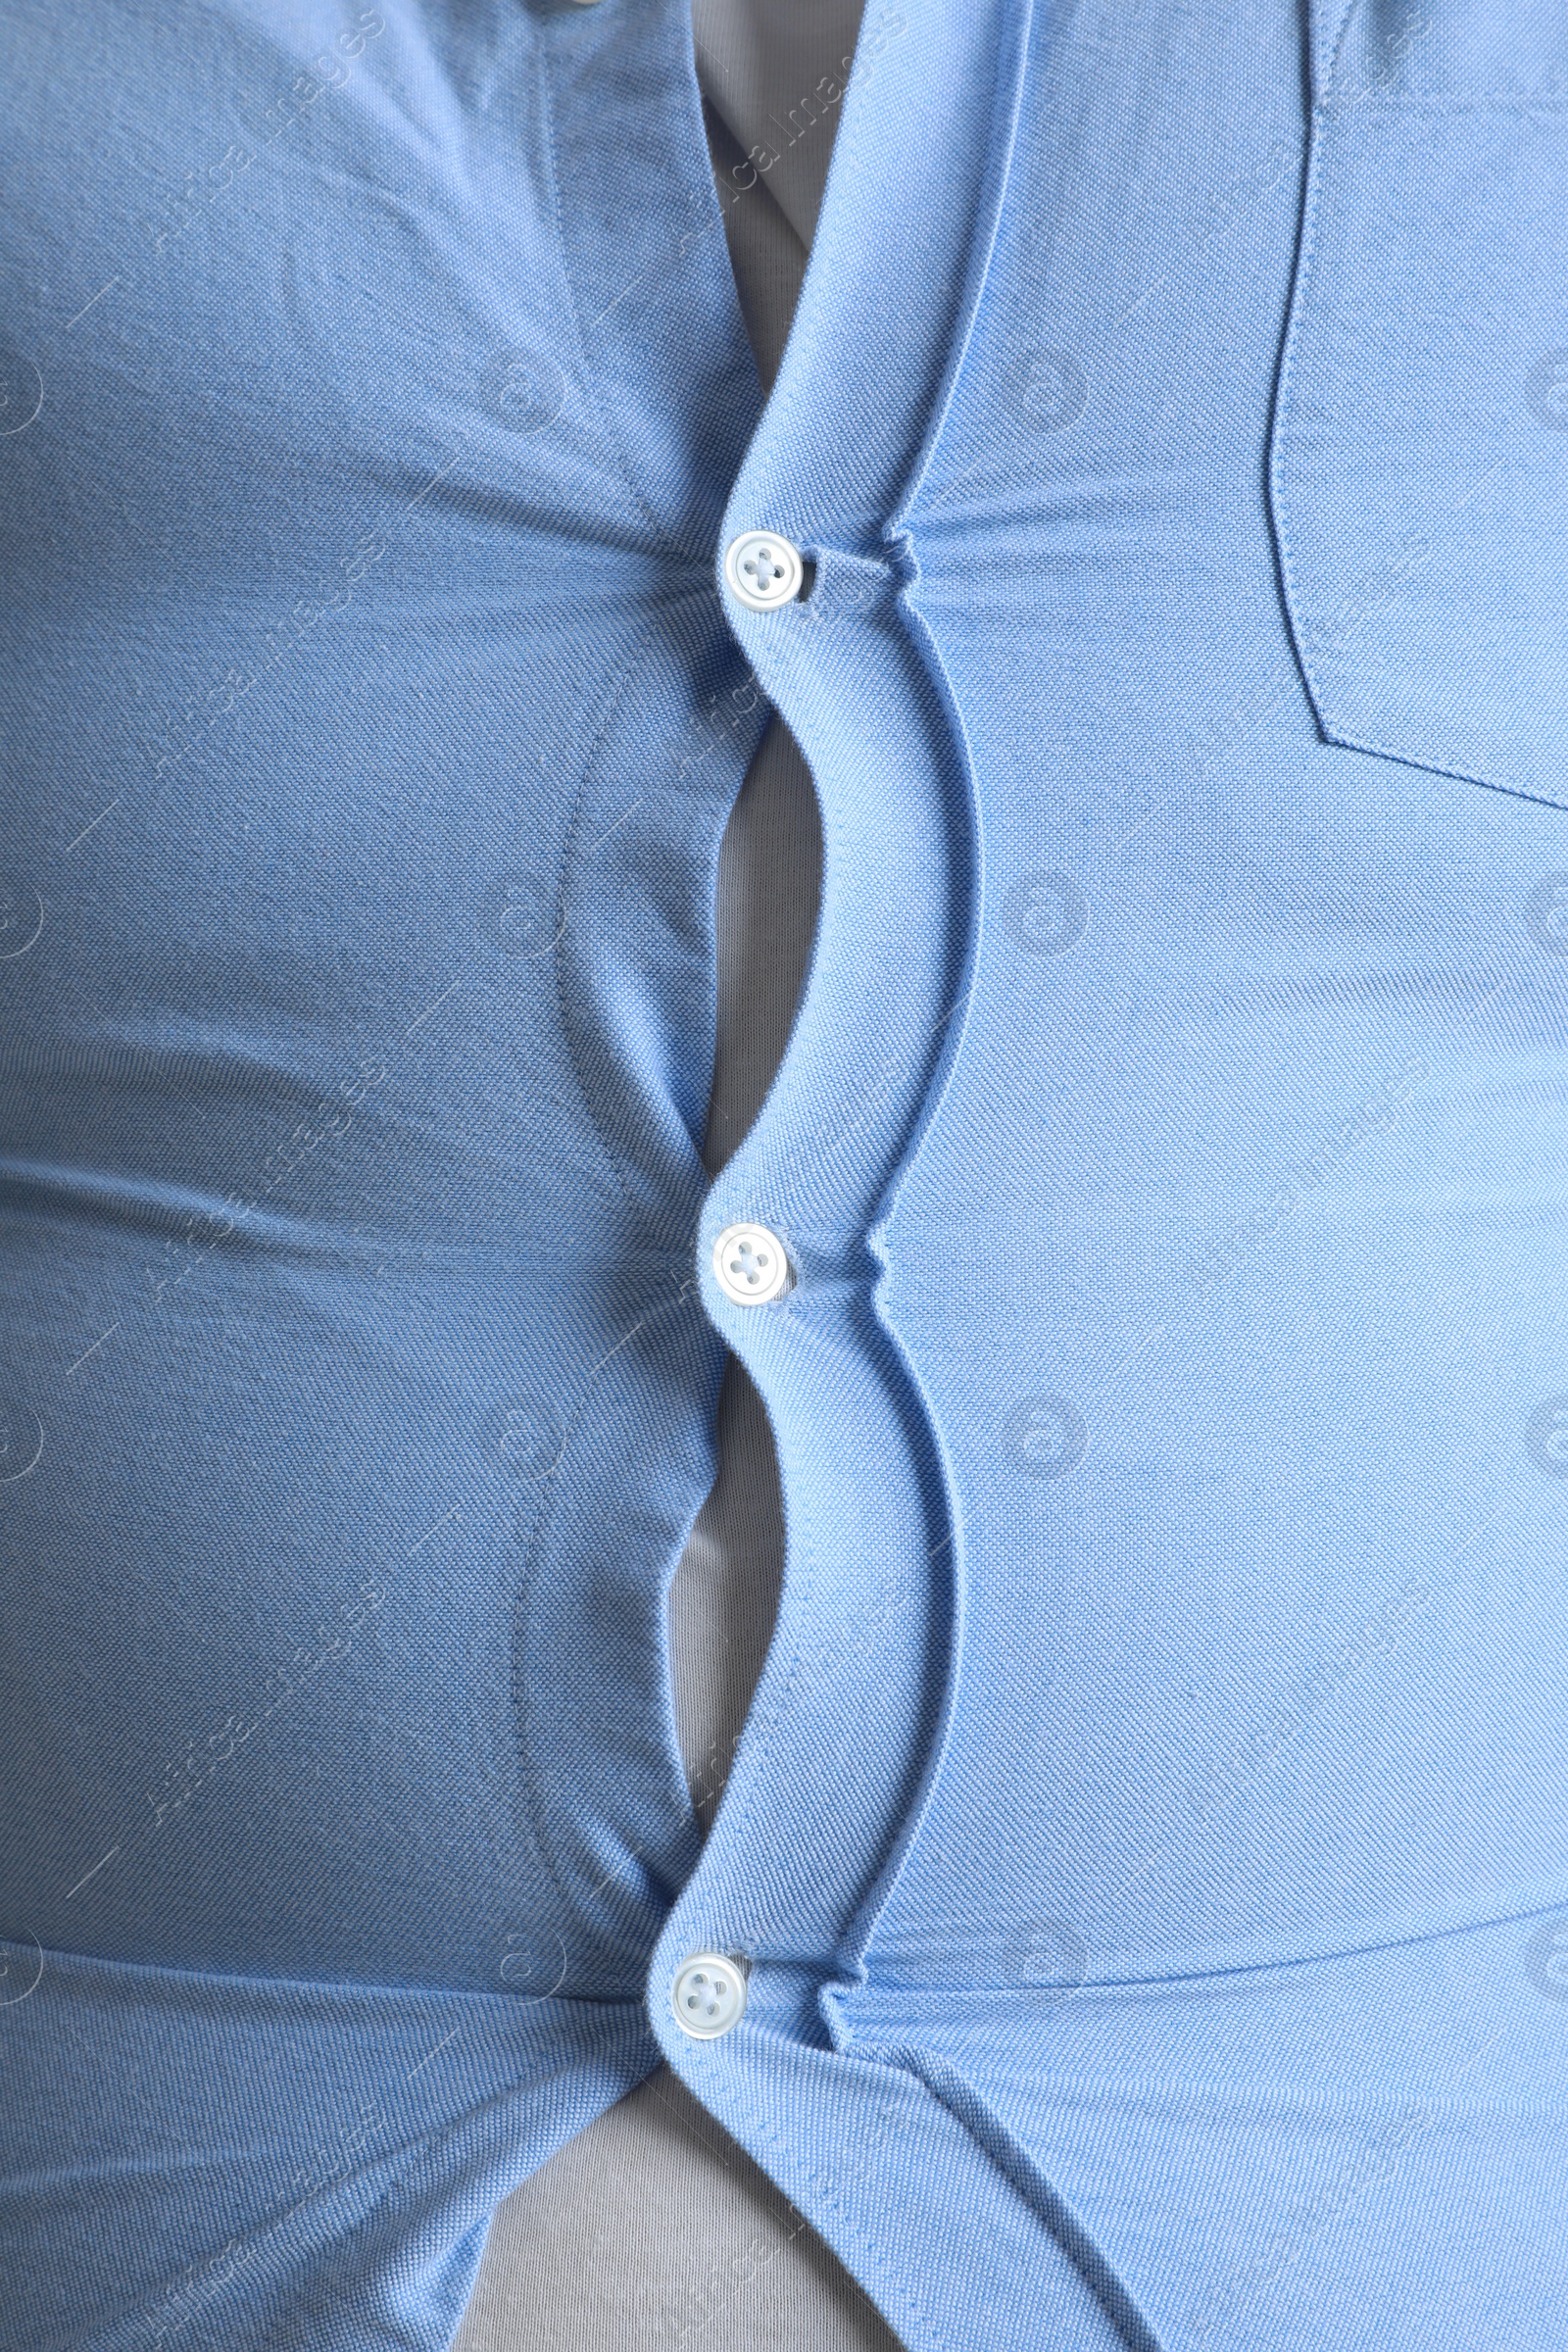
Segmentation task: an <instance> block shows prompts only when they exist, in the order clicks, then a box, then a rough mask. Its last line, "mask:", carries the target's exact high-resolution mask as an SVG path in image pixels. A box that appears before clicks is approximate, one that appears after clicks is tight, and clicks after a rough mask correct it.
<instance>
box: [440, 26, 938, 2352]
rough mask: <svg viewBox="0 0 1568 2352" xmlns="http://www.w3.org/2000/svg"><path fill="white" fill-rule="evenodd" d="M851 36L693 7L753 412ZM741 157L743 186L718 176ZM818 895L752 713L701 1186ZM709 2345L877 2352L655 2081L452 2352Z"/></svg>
mask: <svg viewBox="0 0 1568 2352" xmlns="http://www.w3.org/2000/svg"><path fill="white" fill-rule="evenodd" d="M859 13H860V0H693V41H694V49H695V54H696V63H697V73H698V79H699V81H700V83H701V85H702V90H703V95H704V100H705V106H704V120H705V123H706V126H707V130H708V138H709V148H710V153H711V157H712V163H713V172H714V177H715V180H716V183H717V187H718V192H719V198H720V202H721V204H722V206H723V209H724V231H725V235H726V238H727V240H728V244H729V252H730V259H731V262H732V264H733V266H734V270H735V277H736V284H737V288H738V291H739V295H740V301H741V309H742V312H743V315H744V317H745V319H746V327H747V332H748V334H749V336H750V338H751V343H752V348H753V351H754V352H755V353H756V356H757V367H758V373H759V375H760V378H761V381H762V385H763V388H764V390H771V388H772V383H773V378H774V375H775V374H776V372H777V369H778V364H779V360H780V358H781V356H782V354H783V350H784V344H785V340H786V337H787V335H788V333H789V323H790V319H791V317H792V316H793V313H794V309H795V302H796V298H797V296H798V295H799V293H800V288H801V281H802V279H803V278H804V276H805V273H806V262H807V253H808V248H809V244H810V239H811V235H812V232H813V230H814V229H815V226H816V217H817V212H818V210H819V208H820V204H821V198H822V189H823V185H824V183H825V180H826V177H827V168H828V161H829V157H830V155H831V151H832V140H833V130H834V125H835V123H836V119H837V109H836V107H832V106H823V105H822V104H821V102H820V101H819V100H815V99H813V97H812V93H813V92H814V91H815V90H816V88H817V85H818V83H819V81H820V80H821V78H822V76H824V75H826V74H831V75H834V76H836V77H838V78H839V79H842V77H843V73H844V70H845V67H846V64H847V61H848V59H849V57H850V55H851V53H852V52H853V49H854V45H855V36H856V32H857V29H858V21H859ZM749 156H751V157H753V158H754V159H755V163H756V167H757V169H756V173H755V176H754V175H753V173H752V172H749V171H744V170H743V171H742V172H741V173H740V175H739V177H737V175H736V172H735V167H736V166H737V165H745V163H746V161H747V158H748V157H749ZM764 156H765V157H766V158H767V159H768V160H767V161H766V162H765V163H764V162H763V157H764ZM748 179H750V180H751V181H752V184H751V185H750V186H749V187H748V186H747V185H746V184H745V182H746V181H747V180H748ZM820 872H821V836H820V831H819V828H818V822H817V810H816V798H815V794H814V792H813V790H812V787H811V780H810V777H809V773H808V770H807V767H806V763H805V761H804V760H803V759H802V757H801V754H800V751H799V749H798V747H797V746H796V743H795V740H794V738H793V737H792V736H791V734H790V733H789V731H788V729H787V728H786V727H785V726H784V725H783V723H782V721H781V720H780V719H779V718H778V717H777V716H775V717H774V718H773V720H772V722H771V724H770V726H769V728H768V730H767V733H766V735H765V736H764V738H763V741H762V744H761V747H760V751H759V752H758V755H757V758H756V759H755V760H753V762H752V766H751V768H750V771H749V772H748V774H747V777H746V780H745V783H744V784H743V786H742V788H741V792H740V796H739V798H738V800H737V801H736V804H735V809H734V811H733V813H732V815H731V817H730V821H729V825H728V828H727V830H726V832H725V835H724V841H723V845H722V849H721V851H720V857H719V889H718V909H717V914H718V1040H717V1052H716V1054H715V1059H714V1069H713V1087H712V1094H711V1100H710V1103H709V1112H708V1126H707V1136H706V1142H705V1149H704V1159H705V1162H706V1164H707V1166H708V1169H709V1171H710V1173H711V1174H713V1173H716V1172H717V1170H718V1169H719V1168H720V1167H722V1165H723V1163H724V1161H725V1160H726V1159H727V1158H728V1157H729V1155H730V1153H731V1152H733V1151H734V1150H735V1147H736V1146H737V1145H738V1144H739V1143H740V1141H741V1139H742V1137H743V1136H744V1135H745V1133H746V1131H747V1129H748V1128H749V1127H750V1125H751V1124H752V1121H753V1120H754V1119H755V1117H756V1115H757V1113H758V1111H759V1109H760V1107H761V1103H762V1100H763V1098H764V1096H765V1095H766V1093H767V1090H768V1086H769V1084H770V1083H771V1080H772V1077H773V1073H774V1071H775V1070H776V1068H777V1066H778V1062H779V1059H780V1056H781V1055H782V1053H783V1050H784V1047H785V1044H786V1043H787V1040H788V1036H789V1029H790V1022H791V1017H792V1014H793V1012H794V1008H795V1004H796V1001H797V998H798V996H799V992H800V986H801V982H802V980H803V978H804V976H805V972H806V968H807V963H808V960H809V954H810V946H811V938H812V933H813V930H814V927H815V921H816V902H817V889H818V883H819V878H820ZM718 1447H719V1471H718V1477H717V1480H716V1482H715V1484H714V1486H713V1490H712V1492H711V1495H709V1497H708V1500H707V1501H706V1502H705V1503H704V1505H703V1508H702V1510H701V1512H700V1513H699V1515H698V1518H697V1522H696V1525H695V1526H694V1528H693V1530H692V1533H691V1538H690V1541H689V1542H688V1544H687V1545H686V1549H685V1551H684V1553H683V1555H682V1558H681V1561H680V1564H679V1567H678V1569H677V1571H676V1575H675V1579H674V1583H673V1586H672V1588H671V1591H670V1601H669V1625H670V1659H671V1675H672V1680H673V1683H674V1698H675V1715H676V1724H677V1730H678V1735H679V1739H680V1745H681V1754H682V1757H683V1759H684V1761H685V1765H686V1772H687V1777H688V1780H689V1781H690V1783H691V1787H692V1791H693V1802H694V1803H695V1805H696V1807H697V1811H698V1815H699V1818H700V1819H701V1820H702V1822H703V1824H704V1826H705V1828H706V1827H709V1826H711V1822H712V1818H713V1814H714V1812H715V1811H716V1809H717V1804H718V1799H719V1796H720V1794H721V1792H722V1789H723V1785H724V1779H725V1776H726V1775H727V1773H728V1770H729V1765H730V1760H731V1758H732V1757H733V1755H734V1752H735V1744H736V1741H737V1740H738V1739H739V1737H740V1731H741V1727H742V1724H743V1723H744V1721H745V1717H746V1710H747V1706H748V1704H749V1702H750V1699H751V1695H752V1691H753V1689H754V1687H755V1684H756V1681H757V1677H758V1674H759V1672H760V1668H761V1664H762V1659H763V1655H764V1653H765V1651H766V1648H767V1642H768V1637H769V1634H770V1633H771V1630H772V1624H773V1615H774V1610H775V1607H776V1604H777V1597H778V1587H779V1578H780V1575H781V1573H782V1569H783V1557H784V1532H783V1517H782V1509H781V1503H780V1495H779V1485H778V1469H777V1464H776V1460H775V1457H774V1452H773V1443H772V1438H771V1436H770V1434H769V1431H768V1426H767V1417H766V1414H765V1412H764V1411H763V1408H762V1403H761V1399H760V1397H759V1396H758V1394H757V1391H756V1390H755V1388H754V1387H753V1386H752V1383H751V1382H750V1381H749V1380H748V1379H747V1377H746V1375H745V1374H744V1372H743V1371H742V1370H741V1368H740V1365H739V1364H738V1363H737V1361H736V1360H735V1358H734V1357H731V1358H730V1361H729V1365H728V1368H727V1370H726V1373H725V1378H724V1384H723V1388H722V1391H721V1394H720V1398H719V1415H718ZM710 2326H711V2328H712V2332H711V2334H707V2341H708V2342H709V2343H710V2344H711V2345H714V2346H716V2345H718V2344H719V2343H720V2342H722V2344H723V2345H724V2347H725V2352H754V2348H755V2352H763V2347H766V2352H898V2340H897V2338H896V2337H895V2336H894V2335H893V2334H892V2333H891V2332H890V2331H889V2329H888V2327H886V2325H885V2323H884V2322H883V2321H882V2319H881V2318H880V2317H879V2315H878V2314H877V2312H876V2311H875V2310H874V2308H873V2307H872V2305H871V2304H870V2303H869V2302H868V2301H867V2299H866V2298H865V2296H864V2295H863V2294H862V2293H861V2292H860V2290H859V2288H858V2286H857V2285H856V2283H855V2281H854V2280H853V2279H852V2278H850V2277H849V2275H848V2273H847V2272H846V2271H845V2270H844V2269H843V2267H842V2265H841V2264H840V2263H839V2262H838V2260H837V2258H836V2257H835V2256H834V2255H833V2254H832V2253H831V2251H830V2250H829V2249H828V2248H827V2247H826V2246H825V2245H824V2244H823V2243H822V2241H821V2240H820V2238H818V2237H817V2236H816V2234H815V2232H814V2231H813V2230H811V2229H809V2227H808V2226H807V2225H806V2224H805V2223H804V2222H803V2220H802V2218H801V2216H800V2215H799V2214H798V2213H797V2212H796V2211H795V2210H794V2208H793V2207H792V2206H790V2205H789V2204H788V2202H787V2201H786V2199H785V2198H784V2197H783V2196H782V2195H781V2194H780V2193H779V2191H778V2190H777V2189H776V2188H775V2187H774V2186H773V2184H772V2182H771V2181H770V2180H768V2179H767V2177H766V2175H765V2174H763V2173H762V2172H760V2170H759V2168H758V2167H757V2166H756V2165H755V2164H754V2163H753V2162H752V2160H751V2158H750V2157H749V2156H748V2155H747V2154H746V2152H745V2150H744V2149H742V2148H740V2147H739V2146H738V2145H737V2144H736V2142H735V2141H734V2140H732V2139H731V2138H730V2137H729V2135H728V2134H727V2133H726V2132H725V2131H722V2130H721V2128H720V2127H719V2126H718V2125H717V2124H716V2123H714V2121H713V2120H712V2118H711V2116H710V2115H708V2114H707V2112H706V2111H705V2110H704V2109H703V2108H702V2107H701V2106H700V2105H699V2104H698V2103H697V2101H696V2100H694V2099H693V2098H692V2096H691V2094H690V2093H689V2092H688V2091H687V2090H686V2088H685V2087H684V2085H683V2084H682V2083H681V2082H679V2081H678V2080H677V2078H676V2077H674V2076H673V2075H671V2074H670V2073H669V2071H668V2069H667V2068H662V2069H661V2070H660V2072H659V2073H658V2074H657V2075H655V2076H653V2077H652V2078H651V2079H650V2080H649V2081H648V2082H644V2083H642V2084H641V2085H640V2086H639V2087H638V2089H637V2090H636V2091H634V2092H633V2093H632V2095H631V2096H630V2097H629V2098H626V2099H623V2100H621V2101H620V2103H619V2105H618V2106H616V2107H614V2108H613V2109H612V2110H611V2111H610V2113H609V2114H607V2115H605V2116H602V2117H601V2118H600V2119H599V2121H598V2122H597V2123H596V2124H594V2125H591V2126H590V2127H589V2129H588V2130H587V2131H582V2132H579V2133H578V2135H577V2137H576V2138H575V2139H573V2140H572V2141H570V2142H569V2143H568V2145H567V2146H566V2147H564V2148H563V2149H562V2150H560V2152H559V2153H558V2154H557V2155H556V2156H554V2157H553V2158H552V2159H551V2161H550V2162H549V2163H548V2164H546V2165H544V2166H542V2167H541V2168H540V2170H539V2171H538V2172H537V2173H535V2174H534V2176H533V2178H532V2179H531V2180H528V2181H526V2182H525V2183H524V2184H523V2186H522V2187H521V2188H520V2189H518V2190H517V2191H516V2193H515V2195H514V2196H512V2197H509V2198H508V2200H507V2202H506V2203H505V2204H504V2205H503V2206H502V2207H501V2209H500V2211H499V2213H498V2214H497V2215H496V2218H495V2222H494V2224H493V2226H492V2229H491V2232H490V2237H489V2240H488V2243H487V2245H486V2248H485V2257H484V2261H483V2264H482V2265H481V2268H480V2273H479V2278H478V2282H477V2285H476V2287H475V2289H474V2293H473V2296H472V2299H471V2301H470V2303H469V2306H468V2310H467V2312H466V2316H465V2320H464V2324H463V2327H462V2328H461V2330H460V2332H459V2334H458V2337H457V2339H456V2347H455V2352H546V2347H549V2352H562V2347H564V2346H571V2347H574V2348H577V2352H622V2348H623V2347H626V2346H630V2345H633V2344H640V2343H649V2344H654V2343H672V2342H680V2341H693V2342H695V2341H696V2340H697V2339H698V2337H699V2334H700V2333H706V2331H707V2330H708V2328H709V2327H710Z"/></svg>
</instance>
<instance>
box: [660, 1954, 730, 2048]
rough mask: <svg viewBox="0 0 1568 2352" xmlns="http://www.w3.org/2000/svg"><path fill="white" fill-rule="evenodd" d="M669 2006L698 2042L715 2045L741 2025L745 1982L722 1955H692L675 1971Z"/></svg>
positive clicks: (670, 1989)
mask: <svg viewBox="0 0 1568 2352" xmlns="http://www.w3.org/2000/svg"><path fill="white" fill-rule="evenodd" d="M669 2005H670V2007H671V2008H672V2009H673V2010H674V2012H675V2015H676V2017H677V2018H678V2019H679V2020H680V2023H681V2024H682V2026H684V2027H685V2029H686V2032H687V2033H688V2034H691V2035H692V2037H693V2038H694V2040H697V2041H714V2040H716V2039H717V2037H718V2035H719V2034H727V2033H728V2032H729V2030H730V2028H731V2026H738V2025H739V2024H740V2018H741V2011H742V2010H743V2009H744V2008H745V2006H746V1979H745V1976H744V1975H743V1974H742V1972H741V1970H740V1969H738V1968H737V1967H736V1965H735V1963H734V1961H733V1960H726V1959H725V1957H724V1955H723V1953H722V1952H694V1953H693V1954H692V1957H691V1958H690V1959H689V1960H683V1961H682V1962H681V1965H680V1967H679V1968H678V1969H677V1970H676V1971H675V1982H674V1984H673V1985H671V1986H670V1988H669Z"/></svg>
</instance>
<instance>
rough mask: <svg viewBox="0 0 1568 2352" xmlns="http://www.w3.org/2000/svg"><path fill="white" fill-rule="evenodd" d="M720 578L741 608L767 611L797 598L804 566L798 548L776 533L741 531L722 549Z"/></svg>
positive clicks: (757, 611) (804, 570) (804, 571)
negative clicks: (748, 607) (728, 585)
mask: <svg viewBox="0 0 1568 2352" xmlns="http://www.w3.org/2000/svg"><path fill="white" fill-rule="evenodd" d="M724 577H725V579H726V580H728V582H729V584H730V586H731V587H732V588H733V589H734V591H735V593H736V595H737V596H738V597H739V598H740V600H741V603H742V604H743V605H750V606H751V608H752V611H753V612H754V613H771V612H772V610H773V608H774V606H775V605H787V604H788V603H789V602H790V601H791V599H792V598H794V597H797V596H799V595H800V593H801V582H802V580H804V579H805V577H806V566H805V564H803V563H802V562H801V551H800V549H799V548H798V547H796V546H795V545H793V543H792V542H791V541H790V540H788V539H781V538H780V537H779V535H778V533H777V531H743V532H742V533H741V536H740V537H739V538H738V539H732V540H731V541H730V543H729V545H728V547H727V548H726V549H725V550H724Z"/></svg>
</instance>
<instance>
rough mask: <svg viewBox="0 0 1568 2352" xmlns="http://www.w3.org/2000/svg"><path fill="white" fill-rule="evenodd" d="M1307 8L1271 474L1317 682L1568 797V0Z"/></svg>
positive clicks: (1327, 718)
mask: <svg viewBox="0 0 1568 2352" xmlns="http://www.w3.org/2000/svg"><path fill="white" fill-rule="evenodd" d="M1311 5H1312V12H1313V15H1314V18H1315V20H1316V22H1315V25H1314V34H1315V42H1314V45H1315V49H1316V57H1317V71H1316V83H1317V90H1316V103H1315V105H1314V110H1313V118H1312V144H1311V151H1310V155H1309V159H1308V170H1307V181H1306V190H1305V199H1304V205H1303V219H1302V227H1301V244H1300V253H1299V261H1298V266H1297V272H1296V281H1295V285H1294V288H1293V292H1292V303H1291V317H1290V321H1289V327H1288V332H1287V336H1286V343H1285V350H1284V355H1283V363H1282V369H1281V378H1280V387H1279V396H1278V401H1277V405H1276V410H1275V420H1274V430H1273V443H1272V450H1271V483H1270V495H1271V499H1272V505H1273V514H1274V523H1275V530H1276V534H1277V540H1278V545H1279V552H1280V559H1281V565H1282V571H1283V578H1284V588H1285V596H1286V602H1287V606H1288V610H1289V614H1290V622H1291V628H1292V631H1293V634H1294V636H1295V640H1296V645H1297V650H1298V653H1299V659H1300V662H1301V665H1302V669H1303V672H1304V675H1305V680H1306V686H1307V691H1308V693H1309V694H1310V696H1311V699H1312V704H1313V707H1314V709H1315V711H1316V713H1317V717H1318V721H1319V724H1320V725H1321V727H1322V730H1323V732H1324V734H1325V735H1326V736H1327V737H1328V739H1329V740H1330V741H1331V742H1333V743H1337V744H1342V745H1345V746H1347V747H1348V748H1350V749H1352V750H1359V751H1365V752H1376V753H1381V754H1384V755H1386V756H1388V757H1391V758H1393V759H1396V760H1412V761H1414V762H1416V763H1417V764H1418V765H1420V766H1423V767H1429V768H1436V769H1439V770H1441V771H1443V772H1444V773H1445V774H1448V775H1456V776H1466V777H1470V778H1472V779H1473V780H1474V781H1475V782H1477V783H1478V784H1489V785H1494V786H1496V787H1498V788H1500V789H1501V790H1504V791H1508V792H1518V793H1524V794H1527V795H1529V796H1530V797H1531V798H1532V799H1536V800H1543V801H1549V802H1553V803H1555V804H1556V805H1557V806H1558V807H1559V808H1568V9H1565V8H1564V7H1563V5H1562V0H1350V4H1349V6H1348V8H1347V5H1346V0H1311Z"/></svg>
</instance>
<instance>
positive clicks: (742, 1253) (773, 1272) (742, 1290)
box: [713, 1225, 790, 1306]
mask: <svg viewBox="0 0 1568 2352" xmlns="http://www.w3.org/2000/svg"><path fill="white" fill-rule="evenodd" d="M713 1272H714V1273H715V1274H716V1275H717V1277H718V1287H719V1289H720V1290H721V1291H722V1292H723V1294H724V1296H725V1298H726V1299H734V1301H735V1303H736V1305H737V1306H765V1305H766V1304H767V1302H768V1300H769V1299H776V1298H777V1297H778V1295H779V1293H780V1292H781V1291H787V1290H788V1289H789V1287H790V1261H789V1259H788V1258H787V1257H786V1256H785V1254H784V1245H783V1243H782V1242H781V1241H780V1240H779V1238H778V1235H777V1234H776V1233H769V1232H768V1230H767V1227H766V1226H765V1225H726V1226H725V1228H724V1230H723V1232H722V1233H721V1234H720V1235H719V1237H718V1239H717V1241H716V1242H715V1243H714V1244H713Z"/></svg>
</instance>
